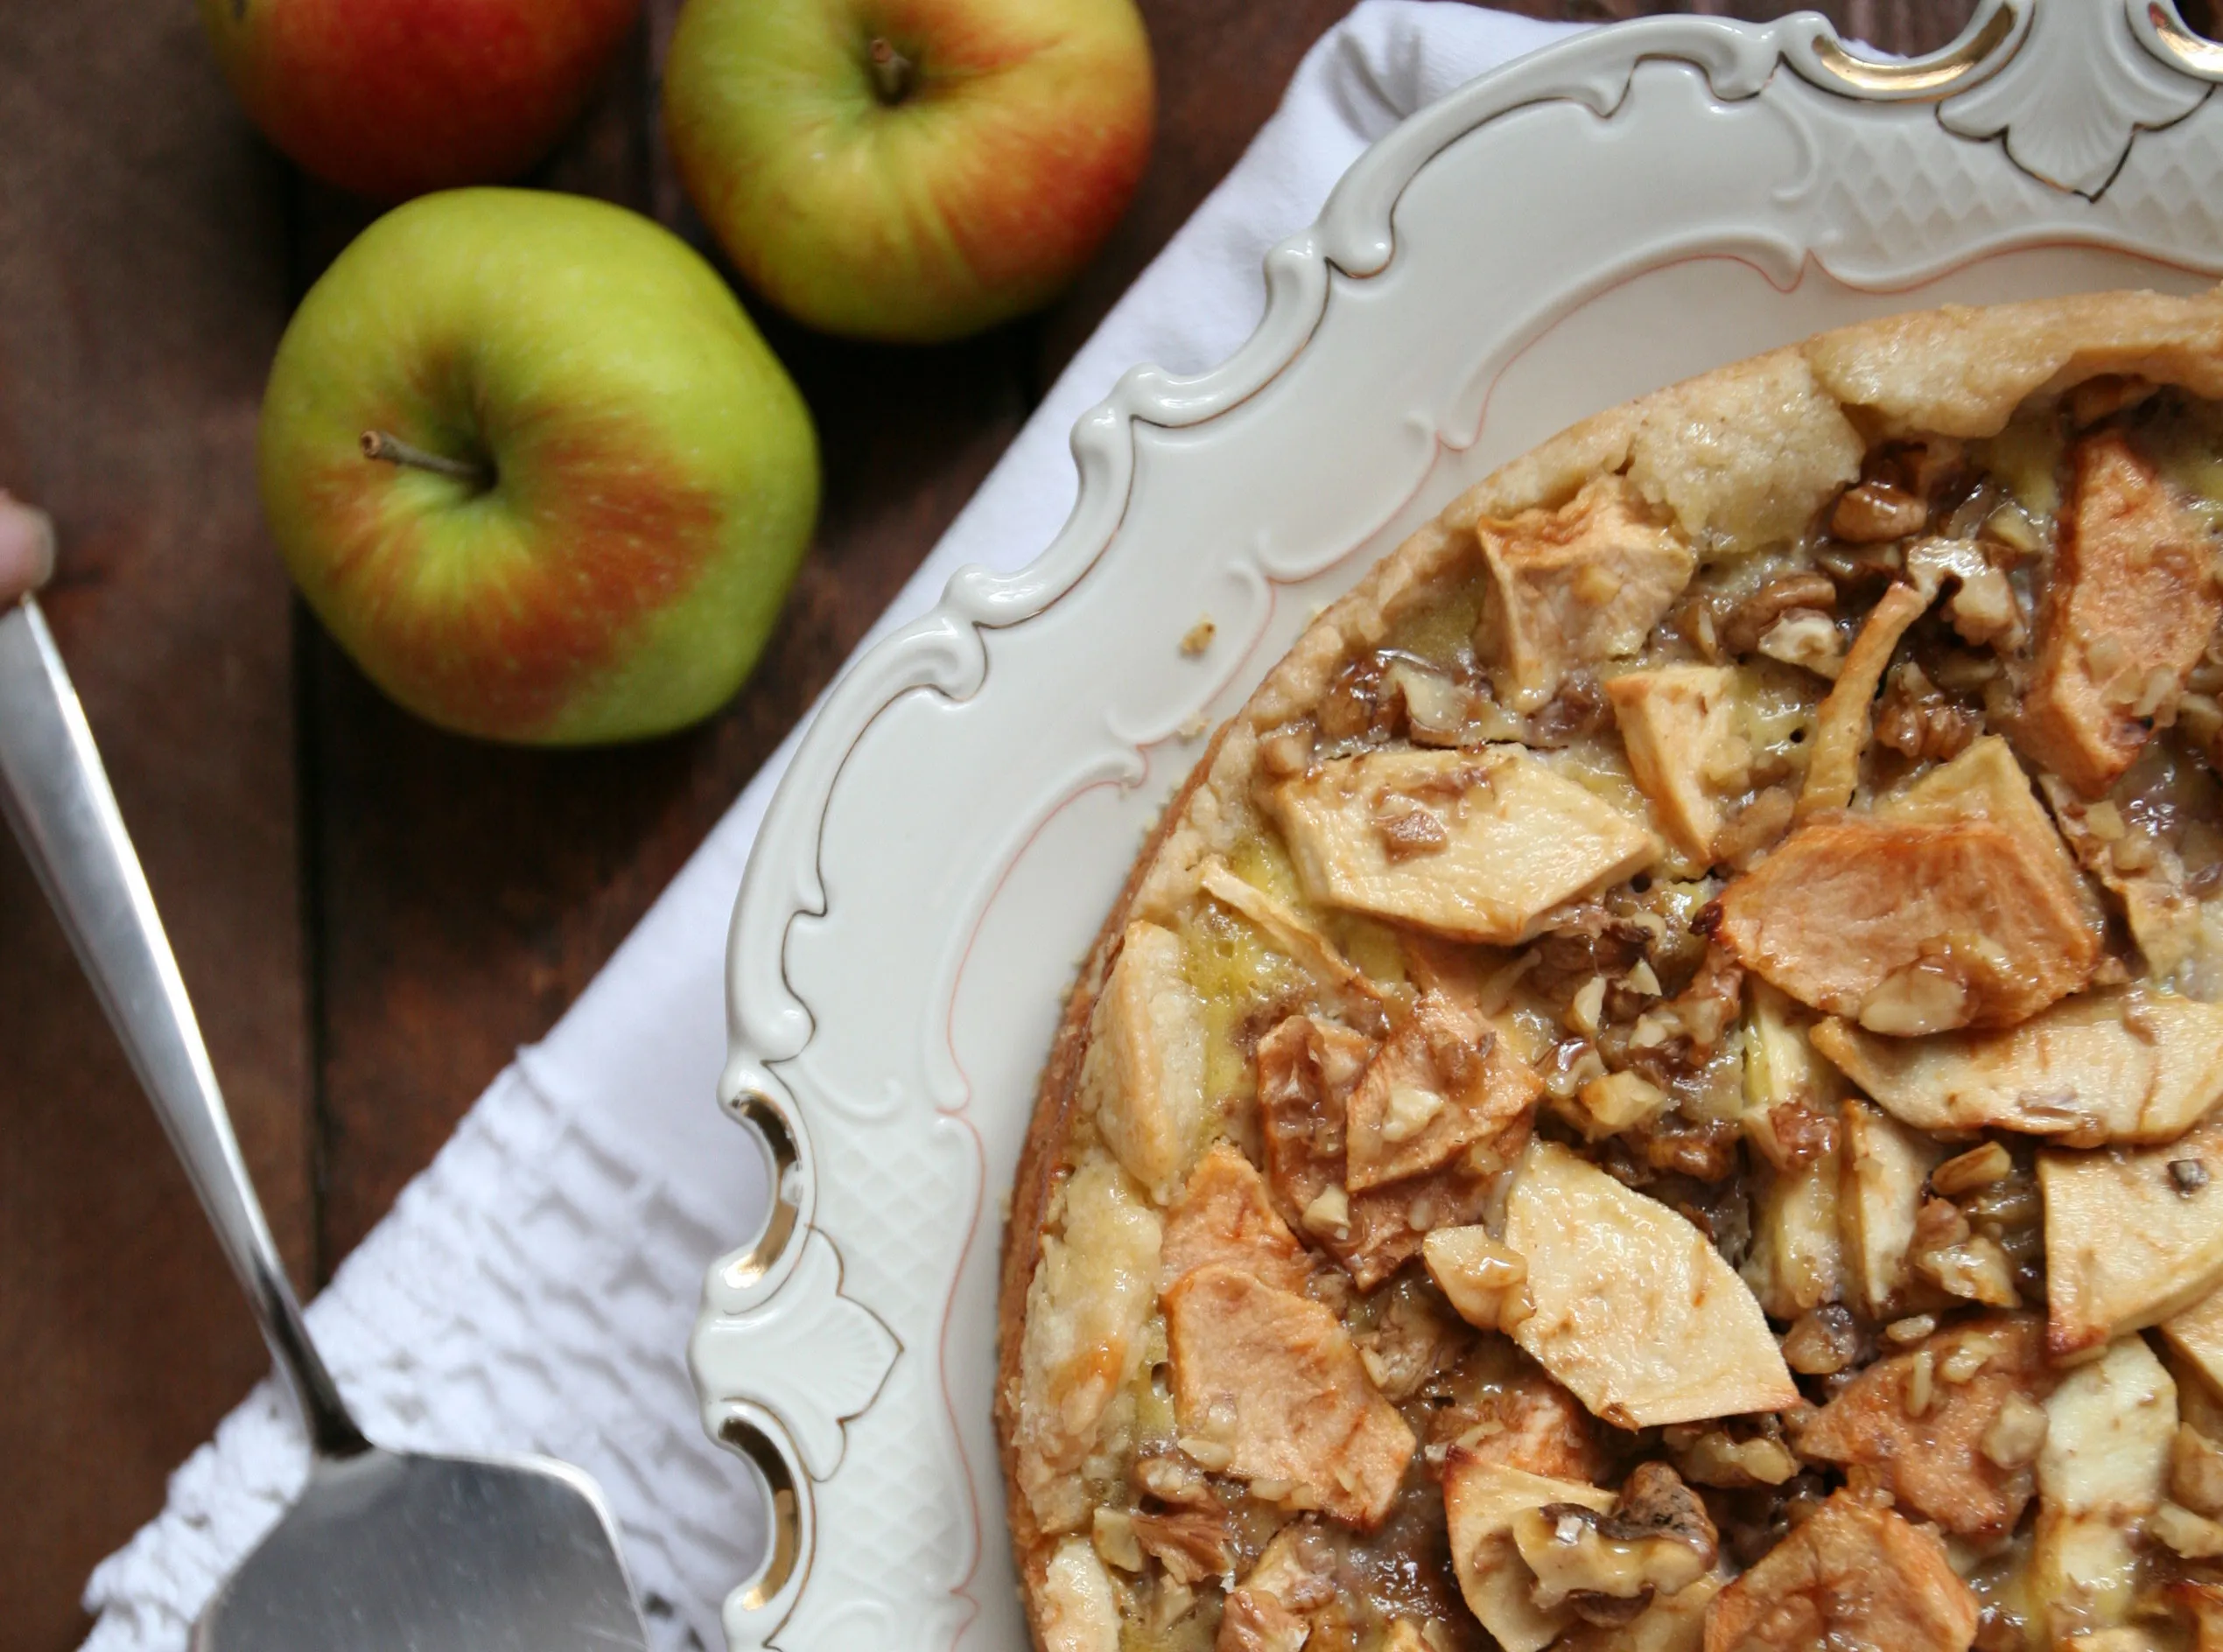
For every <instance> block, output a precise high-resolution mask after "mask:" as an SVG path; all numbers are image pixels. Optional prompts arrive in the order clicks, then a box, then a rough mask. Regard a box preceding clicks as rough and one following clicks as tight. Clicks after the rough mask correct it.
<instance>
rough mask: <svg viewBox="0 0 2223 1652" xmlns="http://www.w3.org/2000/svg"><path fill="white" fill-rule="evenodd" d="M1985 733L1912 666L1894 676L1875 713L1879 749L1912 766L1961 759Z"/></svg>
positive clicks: (1974, 715) (1974, 716)
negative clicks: (1885, 747)
mask: <svg viewBox="0 0 2223 1652" xmlns="http://www.w3.org/2000/svg"><path fill="white" fill-rule="evenodd" d="M1981 732H1983V719H1982V718H1981V716H1980V715H1978V714H1977V713H1975V712H1973V711H1968V710H1967V709H1966V708H1964V707H1962V706H1960V705H1957V704H1954V703H1953V701H1952V700H1950V699H1948V698H1946V697H1945V696H1944V695H1943V694H1940V693H1939V691H1938V690H1937V688H1936V686H1935V685H1934V684H1933V683H1931V681H1930V679H1929V678H1928V677H1927V676H1924V675H1923V671H1922V668H1921V667H1920V666H1918V665H1917V664H1915V663H1914V662H1913V661H1911V660H1909V661H1906V662H1904V663H1902V664H1901V665H1899V666H1898V667H1897V669H1894V670H1893V671H1892V673H1891V675H1890V681H1889V682H1888V683H1887V684H1886V685H1885V687H1884V690H1883V699H1882V701H1881V702H1879V703H1878V704H1877V705H1876V744H1877V745H1879V746H1889V747H1890V749H1891V750H1893V751H1895V752H1897V753H1898V754H1899V755H1900V756H1902V757H1904V758H1905V759H1906V760H1908V761H1909V762H1911V763H1942V762H1944V761H1946V760H1948V759H1950V758H1955V757H1958V756H1960V754H1961V753H1963V752H1965V751H1967V749H1968V745H1969V742H1971V741H1972V740H1974V739H1975V738H1976V736H1977V735H1978V734H1980V733H1981Z"/></svg>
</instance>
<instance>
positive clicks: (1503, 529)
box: [1475, 476, 1698, 711]
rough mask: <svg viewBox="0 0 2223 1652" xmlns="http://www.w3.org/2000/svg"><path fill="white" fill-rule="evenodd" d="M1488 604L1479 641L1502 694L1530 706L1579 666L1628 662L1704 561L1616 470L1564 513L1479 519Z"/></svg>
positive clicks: (1520, 707) (1517, 705)
mask: <svg viewBox="0 0 2223 1652" xmlns="http://www.w3.org/2000/svg"><path fill="white" fill-rule="evenodd" d="M1475 535H1476V538H1477V539H1478V540H1479V541H1480V542H1481V544H1482V556H1483V563H1484V565H1485V566H1486V567H1487V568H1488V569H1489V570H1490V601H1489V603H1488V605H1487V606H1486V607H1485V608H1484V610H1483V618H1482V625H1481V627H1480V630H1479V631H1478V633H1477V634H1476V641H1475V655H1476V658H1477V659H1479V660H1481V661H1482V662H1483V664H1484V665H1485V666H1486V667H1487V668H1489V669H1490V677H1491V681H1492V683H1493V684H1494V685H1495V686H1496V689H1497V697H1498V698H1499V699H1500V700H1502V701H1503V702H1504V703H1505V704H1507V705H1510V706H1511V707H1512V708H1513V709H1514V710H1515V711H1535V710H1537V709H1538V708H1539V707H1540V706H1542V705H1543V704H1546V702H1547V701H1549V700H1550V699H1551V697H1553V695H1554V694H1556V693H1557V692H1558V691H1559V686H1560V679H1561V678H1562V677H1563V676H1565V675H1566V674H1567V671H1568V670H1569V669H1573V668H1574V667H1575V666H1579V665H1588V664H1592V663H1595V662H1598V661H1601V660H1613V659H1625V658H1626V657H1627V656H1629V655H1633V654H1635V653H1636V652H1637V650H1638V649H1640V648H1643V647H1644V640H1645V638H1647V637H1648V636H1650V635H1651V628H1652V627H1654V626H1655V625H1657V624H1658V623H1659V620H1660V617H1661V616H1662V615H1664V614H1665V613H1666V612H1667V610H1668V608H1669V607H1670V606H1673V603H1674V600H1675V598H1677V597H1679V596H1680V595H1681V594H1682V591H1683V587H1684V586H1685V585H1686V584H1689V583H1690V577H1691V574H1692V572H1693V570H1694V569H1696V567H1697V566H1698V560H1697V558H1696V557H1695V556H1692V554H1691V550H1690V547H1689V546H1688V545H1687V544H1685V543H1684V542H1683V538H1682V535H1680V534H1678V533H1677V532H1676V531H1675V530H1674V529H1673V528H1671V527H1668V526H1666V525H1665V523H1664V522H1662V521H1658V519H1657V517H1656V516H1655V514H1653V513H1652V512H1651V511H1650V510H1648V509H1647V508H1646V507H1645V506H1644V501H1643V500H1642V499H1641V498H1639V497H1638V495H1637V492H1636V490H1635V489H1634V488H1632V487H1630V486H1629V485H1628V484H1627V483H1626V482H1624V481H1623V480H1622V479H1620V478H1619V477H1617V476H1608V477H1602V478H1601V479H1598V480H1596V481H1594V482H1592V483H1590V484H1589V486H1587V487H1585V488H1583V490H1582V491H1581V493H1577V494H1576V495H1575V496H1574V499H1572V500H1569V501H1568V502H1567V504H1565V505H1562V506H1561V507H1559V508H1558V509H1557V510H1542V509H1539V510H1530V511H1523V512H1522V513H1521V514H1519V515H1518V516H1515V517H1513V518H1512V519H1511V520H1510V521H1491V520H1490V519H1488V518H1484V519H1483V520H1482V521H1477V522H1476V524H1475Z"/></svg>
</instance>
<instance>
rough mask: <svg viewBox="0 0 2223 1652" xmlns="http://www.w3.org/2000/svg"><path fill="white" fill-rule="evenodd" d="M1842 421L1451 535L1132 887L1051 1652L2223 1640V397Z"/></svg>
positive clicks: (1082, 1247)
mask: <svg viewBox="0 0 2223 1652" xmlns="http://www.w3.org/2000/svg"><path fill="white" fill-rule="evenodd" d="M1853 471H1856V472H1857V474H1856V477H1853V478H1852V479H1848V480H1847V481H1844V482H1841V484H1840V486H1839V487H1838V488H1837V490H1836V491H1835V492H1834V494H1833V495H1832V496H1831V497H1829V498H1828V499H1827V500H1826V501H1825V502H1824V503H1823V505H1822V507H1821V508H1820V512H1819V514H1816V515H1814V516H1813V519H1812V520H1811V521H1807V522H1806V524H1805V526H1804V528H1799V527H1798V526H1797V524H1796V523H1795V522H1793V523H1792V525H1791V528H1790V531H1787V532H1778V533H1777V534H1776V535H1774V537H1773V542H1772V545H1771V547H1770V548H1764V549H1750V548H1748V547H1743V546H1732V545H1726V544H1723V543H1721V542H1712V541H1709V540H1708V538H1707V537H1706V536H1705V535H1697V536H1695V537H1694V536H1692V535H1687V533H1686V531H1685V530H1684V528H1681V527H1680V526H1679V525H1678V523H1677V519H1676V517H1675V516H1674V514H1673V513H1672V512H1670V511H1669V510H1667V509H1665V507H1662V506H1661V505H1659V504H1658V503H1656V502H1653V501H1652V500H1649V499H1648V498H1647V497H1646V495H1645V493H1644V491H1643V490H1641V489H1639V488H1638V487H1637V486H1635V485H1634V484H1633V483H1632V482H1631V481H1630V479H1628V478H1627V477H1626V476H1624V475H1620V474H1603V475H1600V476H1598V477H1595V478H1594V479H1592V480H1591V481H1590V482H1589V483H1588V485H1587V486H1582V487H1581V488H1580V490H1579V491H1576V492H1574V493H1573V494H1572V495H1571V496H1570V497H1568V498H1567V499H1566V500H1565V501H1564V502H1562V503H1560V504H1558V505H1556V506H1553V507H1549V508H1537V509H1532V510H1529V511H1526V512H1523V513H1521V514H1517V515H1514V516H1511V517H1509V518H1507V519H1504V520H1490V519H1486V518H1485V519H1483V520H1482V521H1478V522H1477V523H1476V525H1475V528H1474V532H1473V535H1472V547H1471V551H1470V553H1469V554H1467V555H1465V556H1462V557H1460V558H1455V559H1452V560H1451V561H1449V562H1448V563H1446V566H1445V570H1444V571H1443V572H1442V573H1441V575H1440V577H1434V579H1433V580H1432V581H1430V582H1429V583H1427V585H1426V587H1425V589H1421V590H1419V591H1413V592H1408V593H1406V595H1405V596H1404V597H1403V598H1401V599H1400V602H1399V606H1398V608H1397V610H1396V612H1395V613H1394V614H1393V615H1392V617H1391V620H1390V621H1389V623H1388V625H1387V627H1386V629H1385V634H1383V636H1382V638H1381V640H1380V646H1378V647H1375V648H1369V649H1367V650H1365V651H1364V652H1363V653H1361V654H1359V655H1357V656H1356V657H1350V658H1347V659H1346V660H1344V661H1343V663H1342V664H1341V667H1340V669H1338V670H1337V671H1336V675H1335V676H1334V677H1333V679H1332V683H1330V685H1329V687H1328V689H1327V690H1326V692H1325V693H1324V694H1322V695H1320V696H1318V697H1316V698H1315V701H1314V702H1313V703H1312V707H1311V710H1310V711H1308V714H1307V715H1304V716H1302V717H1299V718H1294V719H1292V720H1290V721H1287V722H1286V723H1283V724H1281V725H1278V726H1275V727H1273V728H1271V729H1269V730H1266V731H1264V732H1261V734H1260V735H1259V744H1258V750H1257V757H1256V762H1255V764H1254V766H1253V767H1252V771H1251V776H1250V781H1249V785H1250V788H1251V797H1250V800H1249V801H1250V803H1251V805H1252V813H1251V816H1250V824H1249V825H1248V826H1247V827H1246V828H1245V830H1244V831H1243V832H1242V834H1241V835H1240V837H1239V838H1238V839H1237V840H1235V841H1233V842H1232V844H1230V845H1225V846H1224V847H1223V848H1222V850H1221V851H1217V852H1212V853H1209V854H1203V855H1201V856H1199V857H1197V858H1196V861H1195V864H1194V865H1192V866H1191V867H1190V868H1189V874H1190V875H1189V880H1188V882H1187V884H1186V885H1185V886H1183V889H1182V893H1180V894H1179V895H1178V896H1177V897H1176V898H1174V899H1171V900H1160V901H1158V902H1157V903H1156V905H1155V907H1154V909H1153V910H1152V911H1151V912H1150V913H1149V914H1148V915H1147V916H1139V917H1136V918H1134V920H1133V921H1132V922H1130V923H1129V924H1128V925H1127V926H1126V930H1125V933H1124V935H1122V936H1121V937H1120V938H1119V942H1118V948H1117V951H1116V954H1115V955H1114V956H1113V960H1112V963H1111V964H1110V967H1109V970H1108V972H1107V973H1106V974H1105V976H1104V979H1103V982H1102V984H1101V988H1100V991H1098V993H1097V998H1096V1001H1095V1004H1094V1007H1093V1010H1092V1012H1091V1015H1092V1019H1091V1021H1090V1027H1089V1042H1088V1047H1087V1053H1086V1055H1085V1058H1084V1059H1083V1063H1082V1066H1081V1068H1080V1072H1079V1075H1078V1080H1077V1089H1076V1096H1077V1100H1076V1105H1075V1109H1074V1113H1075V1122H1074V1124H1073V1128H1072V1133H1071V1136H1070V1139H1069V1143H1068V1144H1067V1145H1066V1148H1065V1150H1064V1154H1063V1158H1062V1169H1061V1172H1060V1175H1061V1180H1060V1181H1059V1182H1058V1184H1057V1187H1056V1189H1055V1193H1054V1194H1052V1195H1051V1198H1050V1202H1049V1207H1048V1214H1047V1220H1046V1221H1045V1222H1044V1224H1043V1237H1042V1241H1041V1259H1040V1263H1039V1266H1038V1267H1037V1269H1036V1271H1035V1273H1034V1278H1033V1285H1032V1288H1031V1291H1030V1292H1029V1295H1028V1302H1027V1316H1026V1322H1025V1327H1024V1336H1025V1338H1026V1349H1025V1357H1024V1359H1023V1361H1022V1362H1021V1369H1022V1372H1023V1378H1022V1388H1023V1391H1014V1392H1013V1395H1012V1396H1011V1397H1010V1398H1011V1401H1012V1408H1013V1413H1014V1415H1015V1416H1016V1418H1018V1421H1017V1425H1016V1434H1015V1439H1016V1453H1015V1461H1016V1464H1017V1467H1016V1469H1015V1475H1014V1488H1015V1490H1016V1492H1017V1494H1018V1495H1019V1496H1020V1498H1022V1499H1024V1500H1025V1502H1026V1511H1025V1512H1026V1516H1027V1519H1028V1520H1029V1521H1030V1522H1031V1524H1032V1530H1034V1532H1035V1533H1036V1534H1038V1538H1037V1546H1036V1552H1037V1554H1038V1556H1039V1557H1040V1561H1039V1572H1038V1578H1037V1580H1036V1584H1035V1598H1036V1604H1037V1611H1036V1622H1037V1628H1038V1631H1039V1633H1040V1634H1041V1638H1042V1639H1043V1640H1044V1642H1046V1643H1047V1644H1048V1647H1049V1648H1050V1649H1051V1652H1083V1649H1085V1652H1099V1649H1103V1648H1106V1647H1114V1646H1115V1647H1116V1648H1118V1649H1121V1652H1298V1649H1303V1652H1380V1649H1389V1652H1466V1649H1481V1648H1487V1647H1490V1646H1492V1645H1497V1646H1501V1647H1504V1648H1505V1649H1508V1652H1538V1649H1541V1648H1544V1647H1546V1646H1557V1647H1561V1648H1565V1649H1569V1652H1602V1649H1630V1652H1637V1649H1647V1652H1676V1649H1699V1648H1701V1647H1702V1648H1704V1649H1705V1652H1743V1649H1794V1648H1806V1647H1823V1646H1831V1647H1835V1646H1843V1647H1848V1648H1852V1647H1879V1648H1888V1649H1890V1652H1932V1649H1940V1652H1957V1649H1964V1648H1967V1647H1970V1646H1974V1647H1979V1648H1981V1649H1985V1652H2009V1649H2024V1648H2027V1649H2038V1648H2052V1647H2065V1646H2072V1645H2073V1646H2076V1647H2079V1648H2083V1649H2086V1652H2113V1649H2126V1648H2130V1647H2149V1646H2151V1647H2168V1646H2186V1647H2191V1646H2195V1645H2197V1646H2198V1647H2203V1648H2206V1647H2223V1406H2219V1402H2218V1398H2217V1396H2218V1394H2219V1393H2223V1387H2219V1384H2223V1115H2219V1116H2217V1117H2210V1107H2211V1104H2212V1103H2214V1102H2215V1100H2216V1099H2217V1097H2218V1096H2219V1095H2223V809H2219V802H2223V789H2219V781H2218V774H2219V773H2223V637H2219V634H2218V622H2219V620H2223V593H2219V587H2218V584H2217V578H2216V563H2215V557H2216V548H2217V547H2216V532H2217V528H2218V525H2219V523H2223V413H2219V410H2218V409H2216V408H2215V407H2213V406H2211V405H2209V404H2207V403H2205V402H2199V401H2197V400H2195V399H2193V398H2191V397H2190V396H2189V395H2185V394H2184V393H2183V392H2181V391H2179V390H2177V389H2173V388H2156V387H2154V386H2152V385H2149V384H2147V383H2144V382H2142V381H2138V380H2135V379H2127V378H2115V379H2100V380H2095V381H2088V382H2086V384H2084V385H2081V386H2079V387H2078V388H2076V389H2075V390H2074V391H2073V392H2072V393H2070V394H2067V395H2061V396H2058V397H2055V398H2051V399H2047V400H2044V401H2041V402H2032V403H2030V404H2027V405H2025V406H2024V408H2023V409H2022V411H2021V412H2020V413H2018V414H2017V416H2016V418H2015V419H2014V421H2013V422H2012V423H2009V425H2008V427H2007V428H2006V429H2005V430H2004V431H2003V432H2002V433H2001V434H2000V435H1999V436H1997V437H1992V438H1990V439H1988V440H1971V441H1960V440H1954V439H1950V438H1946V437H1921V436H1915V437H1905V438H1901V439H1894V440H1890V441H1887V442H1882V443H1878V444H1873V445H1870V446H1869V448H1868V450H1867V451H1866V452H1865V453H1864V455H1860V456H1858V457H1857V458H1852V459H1848V474H1849V473H1850V472H1853ZM1106 1626H1112V1628H1110V1629H1109V1630H1107V1628H1106ZM1107 1634H1108V1635H1110V1637H1111V1638H1108V1639H1107V1638H1106V1636H1107Z"/></svg>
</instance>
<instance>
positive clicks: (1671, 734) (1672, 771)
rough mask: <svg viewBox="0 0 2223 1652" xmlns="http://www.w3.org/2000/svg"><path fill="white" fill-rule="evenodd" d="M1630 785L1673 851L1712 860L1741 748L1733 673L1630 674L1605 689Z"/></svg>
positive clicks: (1722, 669) (1676, 668)
mask: <svg viewBox="0 0 2223 1652" xmlns="http://www.w3.org/2000/svg"><path fill="white" fill-rule="evenodd" d="M1605 691H1606V694H1607V697H1609V698H1610V699H1611V700H1612V702H1613V715H1614V720H1615V721H1616V723H1617V724H1618V725H1620V729H1621V743H1622V745H1623V747H1624V748H1626V750H1627V752H1628V753H1629V767H1630V770H1631V771H1632V772H1633V773H1634V774H1636V777H1637V785H1638V786H1639V787H1641V788H1644V795H1645V796H1646V797H1648V798H1650V799H1651V806H1652V809H1653V811H1654V812H1655V813H1656V814H1657V815H1658V817H1659V823H1660V824H1661V825H1662V826H1663V827H1665V829H1666V832H1667V835H1668V837H1672V838H1673V839H1674V842H1675V846H1676V847H1677V848H1678V849H1680V850H1681V851H1683V853H1684V854H1686V855H1687V856H1689V857H1690V858H1691V859H1692V860H1694V861H1695V862H1696V863H1697V864H1698V865H1701V866H1704V865H1710V864H1711V863H1712V861H1713V858H1714V839H1715V837H1717V836H1718V835H1719V834H1720V832H1721V830H1722V824H1723V823H1724V822H1725V821H1726V820H1727V819H1728V813H1727V809H1726V805H1727V802H1728V800H1729V798H1730V797H1732V796H1734V795H1736V793H1737V792H1738V791H1741V790H1743V787H1742V786H1738V785H1728V784H1724V783H1722V780H1721V779H1719V778H1716V777H1720V776H1731V777H1733V775H1734V771H1735V770H1736V768H1737V767H1738V762H1737V759H1738V751H1739V748H1740V747H1743V745H1744V740H1743V736H1742V735H1741V734H1739V733H1738V732H1737V726H1736V721H1737V719H1736V672H1735V671H1734V670H1733V669H1730V668H1729V667H1728V666H1718V665H1671V666H1662V667H1660V668H1659V669H1657V670H1652V671H1630V672H1628V673H1626V674H1625V675H1623V676H1617V677H1615V678H1614V679H1612V681H1610V682H1609V683H1607V684H1606V685H1605Z"/></svg>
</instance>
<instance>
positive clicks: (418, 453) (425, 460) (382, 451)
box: [362, 430, 494, 487]
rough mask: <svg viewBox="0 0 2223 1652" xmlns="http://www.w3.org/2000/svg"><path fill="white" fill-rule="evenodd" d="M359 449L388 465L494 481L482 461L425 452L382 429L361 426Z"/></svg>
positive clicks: (481, 482) (486, 482) (488, 483)
mask: <svg viewBox="0 0 2223 1652" xmlns="http://www.w3.org/2000/svg"><path fill="white" fill-rule="evenodd" d="M362 450H363V457H364V458H375V459H383V460H384V461H385V462H386V463H387V464H389V465H406V466H407V467H408V468H409V469H410V470H417V471H431V472H433V473H434V474H435V475H438V476H452V477H454V478H456V479H458V480H459V481H466V482H476V483H477V484H478V485H479V486H481V487H489V486H493V484H494V472H492V471H491V470H489V469H488V468H487V466H486V465H474V464H473V463H472V462H471V461H470V460H469V459H463V458H448V457H447V456H446V455H445V454H443V453H432V452H428V451H425V450H424V448H421V447H418V446H417V444H414V443H412V442H404V441H403V440H402V438H401V437H398V436H395V435H393V434H391V433H390V432H389V431H386V430H365V431H364V432H363V433H362Z"/></svg>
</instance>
